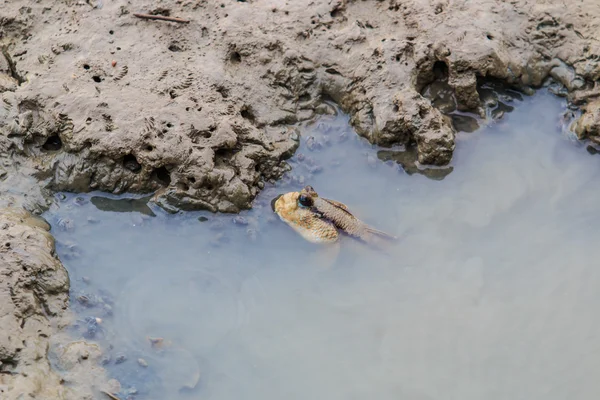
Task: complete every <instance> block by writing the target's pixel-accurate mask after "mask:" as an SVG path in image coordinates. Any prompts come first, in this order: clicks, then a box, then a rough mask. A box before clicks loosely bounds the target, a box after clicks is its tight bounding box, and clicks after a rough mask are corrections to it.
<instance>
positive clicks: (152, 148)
mask: <svg viewBox="0 0 600 400" xmlns="http://www.w3.org/2000/svg"><path fill="white" fill-rule="evenodd" d="M152 150H154V147H152V146H151V145H147V146H146V151H152Z"/></svg>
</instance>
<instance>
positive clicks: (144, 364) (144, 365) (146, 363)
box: [137, 358, 148, 368]
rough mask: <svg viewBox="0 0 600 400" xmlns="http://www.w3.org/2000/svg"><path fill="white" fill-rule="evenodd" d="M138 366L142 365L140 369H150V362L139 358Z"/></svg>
mask: <svg viewBox="0 0 600 400" xmlns="http://www.w3.org/2000/svg"><path fill="white" fill-rule="evenodd" d="M137 361H138V364H139V365H140V367H144V368H147V367H148V362H147V361H146V360H144V359H143V358H138V360H137Z"/></svg>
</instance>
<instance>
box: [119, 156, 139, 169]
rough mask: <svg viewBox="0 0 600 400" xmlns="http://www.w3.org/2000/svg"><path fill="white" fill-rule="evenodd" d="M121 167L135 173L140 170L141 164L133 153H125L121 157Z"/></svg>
mask: <svg viewBox="0 0 600 400" xmlns="http://www.w3.org/2000/svg"><path fill="white" fill-rule="evenodd" d="M123 167H124V168H126V169H128V170H130V171H131V172H135V173H137V172H140V171H141V170H142V166H141V165H140V163H139V162H138V160H137V158H135V156H134V155H133V154H127V155H126V156H125V157H123Z"/></svg>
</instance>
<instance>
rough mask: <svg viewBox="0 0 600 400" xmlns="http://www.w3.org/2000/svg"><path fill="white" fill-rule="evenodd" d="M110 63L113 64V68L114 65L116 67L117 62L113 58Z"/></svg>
mask: <svg viewBox="0 0 600 400" xmlns="http://www.w3.org/2000/svg"><path fill="white" fill-rule="evenodd" d="M110 65H112V66H113V68H114V67H116V66H117V62H116V61H115V60H112V62H111V63H110Z"/></svg>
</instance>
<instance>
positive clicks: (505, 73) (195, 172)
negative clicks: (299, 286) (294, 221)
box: [0, 0, 600, 395]
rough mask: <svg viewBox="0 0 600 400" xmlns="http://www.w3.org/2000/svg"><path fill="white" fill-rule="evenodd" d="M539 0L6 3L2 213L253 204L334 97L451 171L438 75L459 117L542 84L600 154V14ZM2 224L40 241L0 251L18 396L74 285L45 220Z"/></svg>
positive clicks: (1, 27)
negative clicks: (70, 199) (149, 204)
mask: <svg viewBox="0 0 600 400" xmlns="http://www.w3.org/2000/svg"><path fill="white" fill-rule="evenodd" d="M537 3H539V2H537V1H532V0H521V1H513V2H510V3H506V2H499V1H486V0H479V1H471V2H469V3H468V4H462V3H456V2H449V1H444V0H440V1H426V0H414V1H402V2H399V1H396V0H387V1H362V2H358V1H294V2H288V3H286V4H283V3H281V2H277V1H223V2H206V1H159V0H157V1H142V2H136V4H135V5H132V4H131V3H129V2H125V1H110V2H109V1H100V0H91V1H72V0H70V1H65V2H61V3H56V4H44V3H36V4H32V3H31V2H25V1H11V2H10V3H9V4H5V5H3V6H2V9H1V10H0V46H1V47H2V49H3V51H2V57H0V95H1V96H2V102H0V207H12V209H13V210H14V209H20V208H21V207H23V208H25V209H26V210H28V211H31V212H34V213H39V212H41V211H42V210H44V209H45V208H46V207H47V204H48V201H50V200H49V198H50V197H49V196H50V195H51V194H52V193H53V192H54V191H58V190H64V191H74V192H86V191H90V190H102V191H108V192H113V193H122V192H156V196H155V201H156V202H157V203H159V204H161V205H162V206H163V207H165V208H166V209H169V210H173V211H176V210H178V209H184V210H189V209H207V210H211V211H220V212H237V211H239V210H242V209H247V208H249V207H250V206H251V202H252V200H253V199H254V197H255V196H256V195H257V193H258V191H259V190H260V189H261V188H262V187H263V185H264V182H265V181H272V180H276V179H278V178H279V177H280V176H281V175H282V174H283V173H284V172H285V171H286V170H288V169H289V166H288V165H287V164H286V161H285V160H286V159H287V158H289V157H290V156H291V155H292V154H293V153H294V151H295V149H296V148H297V146H298V142H299V140H306V139H307V138H300V137H299V135H298V133H297V132H296V131H294V130H293V129H291V128H289V126H290V124H293V123H296V122H298V121H302V120H306V119H310V118H312V117H314V116H315V115H316V114H319V113H331V112H332V109H331V108H330V107H329V106H327V105H326V104H325V103H324V102H323V100H333V101H335V102H337V103H338V104H339V105H340V106H341V107H342V108H343V110H344V111H346V112H348V113H349V114H350V115H351V124H352V125H353V126H354V128H355V129H356V131H357V132H358V133H359V134H360V135H362V136H364V137H366V138H367V139H368V140H369V141H371V142H372V143H374V144H378V145H380V146H384V147H385V146H391V145H405V146H408V145H414V146H415V147H416V152H417V158H418V162H419V163H421V164H432V165H445V164H447V163H448V162H449V161H450V160H451V157H452V154H453V151H454V146H455V141H454V137H455V130H454V128H453V124H452V120H451V118H450V117H449V116H447V115H444V114H443V112H442V111H443V110H439V109H438V108H435V107H434V106H433V105H432V102H431V101H430V100H429V99H427V98H425V97H424V96H423V95H422V94H423V93H424V92H425V91H427V88H428V85H429V84H431V83H432V82H433V81H434V80H436V79H443V80H444V81H445V82H446V83H447V85H448V87H449V88H450V94H449V95H450V96H451V97H452V99H453V102H454V104H455V108H456V109H458V110H460V111H471V112H475V113H480V114H483V113H484V108H485V105H486V104H485V101H486V99H485V96H482V94H481V93H480V91H479V90H478V88H480V87H481V84H482V82H483V83H485V82H486V81H487V80H490V79H494V80H500V81H501V82H503V83H504V84H507V85H509V86H513V87H514V88H515V89H518V90H520V91H522V92H525V93H528V92H530V91H531V89H532V88H535V87H538V86H540V85H542V83H543V82H544V81H545V79H547V78H552V79H553V80H554V81H556V82H558V84H557V89H556V93H557V94H559V95H562V96H566V97H568V98H569V101H570V102H571V103H572V104H573V105H574V106H577V107H580V109H581V110H582V111H583V115H582V117H581V118H580V119H579V120H578V121H577V122H576V123H575V125H574V127H573V129H574V131H575V132H576V133H577V135H578V137H579V138H580V139H582V140H587V139H590V140H592V141H594V142H596V143H599V142H600V111H599V110H600V100H599V97H600V89H599V88H598V87H597V85H596V81H597V80H598V78H599V77H600V63H599V60H600V42H599V41H598V39H600V38H599V34H598V32H600V30H599V28H600V4H598V3H597V1H595V0H585V1H582V2H578V3H574V2H570V3H568V4H563V3H562V2H561V3H560V4H559V2H548V4H537ZM136 12H147V13H151V14H155V15H163V16H168V15H170V16H176V17H180V18H184V19H187V20H189V21H190V22H189V23H183V24H179V23H173V22H162V21H148V20H141V19H138V18H136V17H135V16H134V15H133V13H136ZM249 21H252V23H249ZM0 218H2V219H3V220H5V221H6V222H3V224H5V225H6V224H8V225H7V226H9V227H10V228H8V229H9V230H8V231H6V230H2V232H3V233H1V235H2V237H3V241H2V243H4V242H7V241H8V238H9V237H10V238H12V237H18V238H20V239H19V241H18V243H20V244H19V246H21V245H22V246H24V247H23V249H26V250H24V251H23V252H22V253H16V252H14V250H11V248H2V253H1V254H2V257H4V259H3V260H2V261H5V262H3V264H2V265H0V274H3V276H4V275H5V276H7V277H8V276H10V277H11V279H3V280H2V283H1V284H0V285H2V286H0V293H6V296H9V297H10V299H11V300H10V301H7V302H4V301H3V302H2V303H3V306H4V303H6V304H7V305H6V307H9V308H3V309H2V310H3V314H2V316H1V317H0V318H6V319H7V322H6V324H5V323H4V322H3V323H2V330H1V331H0V357H1V359H0V361H2V363H3V364H2V365H1V366H0V372H1V373H2V374H0V376H1V377H2V379H3V381H1V382H2V385H4V387H8V388H9V389H10V388H13V389H11V390H12V392H11V394H10V395H13V394H12V393H17V392H18V393H25V392H23V391H20V389H14V388H17V387H18V385H19V382H23V384H25V382H26V381H27V384H31V383H30V382H32V381H33V380H32V379H31V373H29V372H26V369H27V368H29V366H35V368H39V371H47V370H48V363H47V361H46V357H45V350H44V349H45V347H44V346H47V337H46V336H48V335H49V332H50V330H51V322H50V321H51V320H53V319H54V316H56V317H57V318H58V317H60V316H61V315H63V314H64V313H63V310H64V309H65V307H66V301H67V292H68V279H67V277H66V274H65V273H64V269H63V268H62V266H61V265H60V263H59V262H58V261H57V260H56V259H55V258H53V256H52V245H51V244H50V243H51V239H50V237H49V236H48V234H47V232H45V229H46V227H44V226H41V225H40V226H36V227H33V226H31V223H30V221H33V220H32V219H31V217H30V216H29V215H26V214H21V211H10V212H6V211H3V213H2V215H1V216H0ZM42 225H43V224H42ZM11 230H17V231H18V232H17V233H14V232H13V233H10V232H12V231H11ZM5 237H6V238H7V239H6V240H4V238H5ZM13 240H14V239H13ZM11 246H12V245H11ZM19 254H20V255H19ZM25 254H27V256H25ZM17 256H18V257H17ZM19 257H21V258H19ZM23 259H27V260H29V261H28V262H33V261H31V260H37V259H39V260H41V261H39V263H38V264H36V265H38V268H39V269H41V270H43V271H45V272H43V274H42V275H41V276H42V277H47V278H48V279H49V282H52V285H50V283H49V282H45V281H44V284H41V283H39V284H38V283H31V284H28V285H29V286H27V285H25V283H23V282H29V281H28V279H29V277H30V276H31V275H30V274H31V273H32V272H31V268H30V270H24V269H22V268H21V266H20V265H21V263H22V262H23V261H22V260H23ZM35 262H37V261H35ZM36 276H38V279H40V278H39V274H38V275H36ZM19 282H21V283H19ZM14 285H17V286H14ZM19 285H21V286H19ZM31 285H33V286H31ZM48 285H50V286H48ZM14 287H16V288H19V287H23V291H22V292H15V290H16V289H14ZM11 290H12V291H13V292H14V293H16V294H11V293H13V292H11ZM19 290H20V289H19ZM19 293H21V294H19ZM15 296H16V297H15ZM19 296H25V297H23V298H24V299H25V300H23V301H21V300H19V299H20V298H21V297H19ZM7 298H8V297H7ZM11 307H12V308H11ZM23 307H24V308H23ZM23 321H26V323H25V324H24V327H21V326H20V324H22V323H23ZM29 321H31V322H29ZM36 324H38V325H39V328H37V327H35V325H36ZM6 327H10V328H6ZM29 327H31V328H29ZM38 330H40V332H42V333H43V335H41V334H40V333H39V332H38ZM27 332H29V333H27ZM15 333H18V336H19V337H24V338H25V340H26V344H23V343H18V342H16V341H15V339H14V338H15ZM9 336H10V339H9V338H8V337H9ZM29 338H31V339H29ZM34 343H41V345H40V346H41V347H39V346H38V345H34ZM30 346H34V348H30ZM31 349H33V350H31ZM40 349H41V350H40ZM86 359H87V358H86ZM70 365H72V364H70ZM31 368H33V367H31ZM6 371H8V372H6ZM17 371H21V372H19V373H21V375H18V374H17V375H13V373H14V372H17ZM22 371H25V372H22ZM23 374H26V375H27V376H28V377H29V379H26V375H23ZM40 376H41V375H40ZM45 376H47V378H43V379H47V382H46V383H47V384H49V385H50V386H52V385H55V386H54V387H55V389H48V390H58V389H56V388H60V385H58V382H59V380H58V378H56V377H55V376H54V375H52V374H48V375H45ZM40 379H42V378H40ZM49 382H51V383H49ZM56 385H58V386H56ZM41 386H42V387H45V386H44V385H41ZM2 390H6V389H2ZM15 390H16V391H15ZM23 390H24V389H23ZM44 390H46V389H44Z"/></svg>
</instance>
